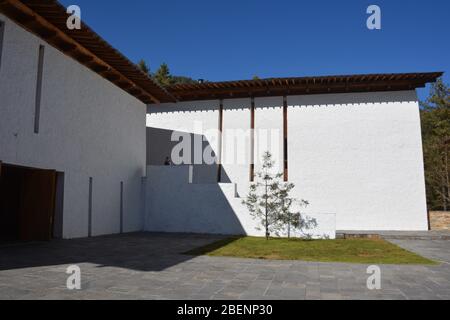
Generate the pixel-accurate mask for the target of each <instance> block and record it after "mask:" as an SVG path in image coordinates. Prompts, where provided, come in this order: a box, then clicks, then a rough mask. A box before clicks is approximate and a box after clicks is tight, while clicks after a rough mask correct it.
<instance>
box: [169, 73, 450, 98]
mask: <svg viewBox="0 0 450 320" xmlns="http://www.w3.org/2000/svg"><path fill="white" fill-rule="evenodd" d="M442 74H443V73H442V72H432V73H401V74H400V73H399V74H366V75H341V76H321V77H301V78H270V79H256V80H241V81H227V82H206V83H198V84H178V85H174V86H170V87H168V88H167V90H168V91H169V92H170V93H171V94H172V95H173V96H175V97H176V98H177V100H179V101H194V100H211V99H232V98H245V97H269V96H288V95H308V94H325V93H346V92H375V91H400V90H413V89H416V88H420V87H424V86H425V85H426V84H427V83H429V82H434V81H436V79H437V78H438V77H440V76H442Z"/></svg>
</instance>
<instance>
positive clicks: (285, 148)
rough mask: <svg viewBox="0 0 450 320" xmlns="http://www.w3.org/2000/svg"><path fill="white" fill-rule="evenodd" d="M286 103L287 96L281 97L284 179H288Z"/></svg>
mask: <svg viewBox="0 0 450 320" xmlns="http://www.w3.org/2000/svg"><path fill="white" fill-rule="evenodd" d="M288 160H289V158H288V105H287V97H286V96H284V97H283V173H284V181H288V180H289V175H288Z"/></svg>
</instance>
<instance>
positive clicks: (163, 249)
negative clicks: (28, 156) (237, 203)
mask: <svg viewBox="0 0 450 320" xmlns="http://www.w3.org/2000/svg"><path fill="white" fill-rule="evenodd" d="M218 239H220V237H218V236H202V235H184V234H170V235H169V234H151V233H137V234H129V235H121V236H108V237H100V238H94V239H80V240H68V241H67V240H65V241H53V242H50V243H37V244H27V245H16V246H3V247H0V299H251V300H253V299H289V300H297V299H450V241H445V240H392V241H393V242H395V243H396V244H398V245H400V246H402V247H404V248H407V249H409V250H412V251H414V252H417V253H419V254H421V255H423V256H426V257H429V258H432V259H437V260H439V261H442V263H441V264H440V265H439V266H397V265H382V266H381V271H382V289H381V290H379V291H369V290H368V289H367V288H366V280H367V277H368V275H367V274H366V269H367V265H358V264H342V263H315V262H301V261H295V262H292V261H264V260H249V259H235V258H217V257H191V256H186V255H182V254H180V253H182V252H186V251H187V250H189V249H193V248H195V247H198V246H202V245H205V244H207V243H210V242H212V241H215V240H218ZM73 264H76V265H78V266H80V268H81V272H82V290H80V291H69V290H68V289H66V279H67V276H68V275H67V274H66V273H65V271H66V268H67V267H68V266H69V265H73Z"/></svg>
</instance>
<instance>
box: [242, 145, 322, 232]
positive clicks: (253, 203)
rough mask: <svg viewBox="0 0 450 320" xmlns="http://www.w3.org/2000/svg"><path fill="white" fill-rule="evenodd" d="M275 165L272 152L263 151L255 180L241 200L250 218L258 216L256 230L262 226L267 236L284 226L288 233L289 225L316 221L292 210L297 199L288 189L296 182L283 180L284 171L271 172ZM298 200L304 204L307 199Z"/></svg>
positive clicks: (307, 225) (302, 225)
mask: <svg viewBox="0 0 450 320" xmlns="http://www.w3.org/2000/svg"><path fill="white" fill-rule="evenodd" d="M274 165H275V162H274V161H273V160H272V154H271V153H270V152H266V153H265V154H264V156H263V166H262V170H261V171H260V172H258V173H257V174H256V177H257V179H258V181H257V182H256V183H253V184H251V185H250V191H249V194H248V196H247V198H246V199H245V200H244V201H242V203H243V204H244V205H246V206H247V208H248V210H249V212H250V215H251V216H252V217H253V219H255V220H259V223H260V227H259V228H258V230H261V227H262V228H263V229H264V230H265V236H266V239H267V240H269V238H270V236H271V235H272V234H274V235H276V236H280V235H281V233H282V232H285V231H286V230H287V231H288V236H289V237H290V234H291V228H292V229H302V228H311V227H312V225H313V224H314V223H315V222H314V221H309V222H308V221H305V220H303V219H302V216H301V214H300V212H298V211H294V210H293V204H294V203H295V202H296V200H295V199H294V198H292V197H291V196H290V192H291V191H292V189H294V187H295V185H294V184H293V183H289V182H283V181H282V177H283V173H273V168H274ZM298 204H299V205H300V206H306V205H308V202H307V201H304V200H302V201H300V202H299V203H298Z"/></svg>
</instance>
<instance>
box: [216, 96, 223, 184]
mask: <svg viewBox="0 0 450 320" xmlns="http://www.w3.org/2000/svg"><path fill="white" fill-rule="evenodd" d="M222 143H223V100H222V99H221V100H220V106H219V142H218V147H217V152H218V155H217V163H218V166H217V182H219V183H220V182H222Z"/></svg>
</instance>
